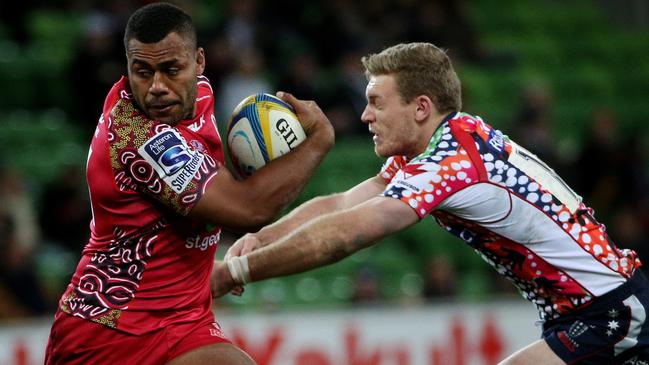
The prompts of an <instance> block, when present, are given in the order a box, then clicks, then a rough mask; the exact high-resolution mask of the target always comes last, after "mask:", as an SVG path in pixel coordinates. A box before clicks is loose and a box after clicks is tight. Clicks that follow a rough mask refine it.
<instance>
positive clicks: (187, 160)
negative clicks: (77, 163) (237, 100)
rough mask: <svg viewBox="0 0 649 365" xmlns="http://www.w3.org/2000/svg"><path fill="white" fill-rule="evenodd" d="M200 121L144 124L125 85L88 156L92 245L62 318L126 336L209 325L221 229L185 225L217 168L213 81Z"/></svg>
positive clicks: (205, 87) (117, 88) (201, 91)
mask: <svg viewBox="0 0 649 365" xmlns="http://www.w3.org/2000/svg"><path fill="white" fill-rule="evenodd" d="M197 83H198V92H197V97H196V114H195V117H194V118H193V119H191V120H183V121H180V122H179V123H178V124H177V125H176V126H174V127H172V126H170V125H167V124H164V123H161V122H158V121H154V120H151V119H148V118H146V117H145V116H144V114H143V113H142V112H140V111H139V110H138V109H137V108H136V106H135V102H134V100H133V98H132V94H131V92H130V87H129V82H128V79H127V78H126V77H122V79H121V80H119V81H118V82H117V83H116V84H115V85H114V86H113V88H112V89H111V90H110V92H109V94H108V96H107V98H106V101H105V103H104V110H103V113H102V116H101V118H100V119H99V123H98V125H97V130H96V131H95V134H94V138H93V140H92V143H91V146H90V152H89V153H88V165H87V173H86V175H87V181H88V186H89V190H90V198H91V202H92V213H93V219H92V221H91V223H90V230H91V237H90V240H89V242H88V243H87V245H86V246H85V248H84V250H83V253H82V257H81V260H80V262H79V265H78V266H77V269H76V272H75V273H74V275H73V277H72V280H71V283H70V284H69V286H68V288H67V290H66V292H65V293H64V294H63V297H62V298H61V301H60V309H61V310H62V311H64V312H66V313H68V314H72V315H75V316H78V317H81V318H84V319H87V320H90V321H94V322H98V323H101V324H104V325H106V326H109V327H112V328H116V329H119V330H122V331H125V332H128V333H133V334H142V333H146V332H149V331H153V330H155V329H158V328H161V327H165V326H167V325H169V324H171V323H174V322H180V321H183V322H185V321H191V320H193V319H199V318H204V317H205V316H209V315H211V304H212V298H211V294H210V288H209V281H210V273H211V271H212V265H213V259H214V254H215V251H216V248H217V244H218V241H219V235H220V232H221V228H220V227H216V226H213V225H209V224H205V223H198V222H194V221H191V220H189V219H187V218H186V217H185V216H186V215H187V214H188V213H189V212H190V211H191V209H192V208H193V207H194V205H195V204H196V203H197V202H198V200H199V199H200V198H201V196H202V195H203V193H204V192H205V188H206V187H207V185H208V184H209V182H210V180H211V179H212V177H214V176H215V175H216V174H217V173H218V170H219V168H220V167H221V166H222V164H223V146H222V143H221V138H220V136H219V134H218V130H217V127H216V120H215V118H214V95H213V92H212V88H211V86H210V84H209V81H208V80H207V78H205V77H202V76H200V77H198V79H197Z"/></svg>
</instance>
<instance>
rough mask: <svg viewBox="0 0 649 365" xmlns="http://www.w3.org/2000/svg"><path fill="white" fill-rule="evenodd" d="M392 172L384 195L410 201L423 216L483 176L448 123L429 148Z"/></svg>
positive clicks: (407, 202)
mask: <svg viewBox="0 0 649 365" xmlns="http://www.w3.org/2000/svg"><path fill="white" fill-rule="evenodd" d="M388 162H389V161H388ZM386 164H387V163H386ZM395 166H396V165H395ZM395 166H393V168H394V167H395ZM384 170H386V169H385V167H384ZM386 171H391V170H389V168H388V170H386ZM391 175H392V177H391V178H390V179H389V180H388V186H387V187H386V189H385V190H384V192H383V195H384V196H386V197H391V198H394V199H399V200H401V201H403V202H404V203H406V204H408V205H409V206H410V207H411V208H412V209H413V210H415V212H416V213H417V215H419V218H420V219H421V218H423V217H424V216H426V215H427V214H429V213H431V212H432V211H433V210H435V208H437V207H438V206H439V205H440V203H442V202H443V201H444V200H445V199H446V198H448V197H449V196H451V195H453V194H454V193H456V192H458V191H461V190H462V189H464V188H465V187H467V186H469V185H472V184H475V183H476V182H478V181H479V179H480V177H479V173H478V170H477V169H476V168H475V167H474V166H473V163H472V161H471V159H470V158H469V156H468V153H467V151H466V150H465V149H464V148H463V147H462V146H461V145H460V143H459V142H458V141H457V140H456V139H455V137H454V136H453V134H452V133H451V131H450V128H449V127H448V125H445V126H442V127H440V129H438V131H437V132H436V133H435V135H434V136H433V138H432V140H431V142H430V145H429V147H428V148H427V149H426V151H424V152H423V153H422V154H421V155H419V156H417V157H415V158H414V159H412V160H411V161H409V162H408V163H405V164H403V165H402V166H399V169H398V170H397V171H394V172H391ZM387 177H388V175H386V176H384V178H387Z"/></svg>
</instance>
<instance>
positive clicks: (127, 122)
mask: <svg viewBox="0 0 649 365" xmlns="http://www.w3.org/2000/svg"><path fill="white" fill-rule="evenodd" d="M169 129H172V127H170V126H169V125H167V124H162V123H157V122H154V121H152V120H149V119H146V118H144V117H143V116H142V115H141V113H140V112H139V111H138V110H137V109H135V107H134V106H133V102H132V101H130V100H127V99H121V100H119V101H118V102H117V104H116V105H115V107H114V109H113V111H112V113H111V115H110V118H109V125H108V132H109V141H110V158H111V164H112V167H113V171H114V173H115V181H116V183H117V186H118V187H119V189H120V190H121V191H126V190H132V191H140V192H143V193H145V194H148V195H151V196H153V197H155V198H156V199H158V200H161V201H163V202H167V203H168V204H169V205H170V206H171V207H172V208H173V210H174V211H176V212H177V213H179V214H182V215H187V214H188V213H189V211H190V210H191V208H192V207H193V206H194V204H195V203H196V202H197V200H198V198H199V197H200V194H201V189H202V187H203V185H204V184H205V182H206V181H207V179H208V178H209V177H210V176H212V175H213V173H214V170H215V169H216V168H217V163H216V161H215V160H214V159H213V158H212V157H211V156H209V155H208V154H204V153H202V152H201V151H199V150H195V153H197V154H200V155H201V156H202V162H201V165H200V167H199V168H198V170H197V171H196V173H195V175H194V176H193V179H191V180H190V181H189V182H188V184H187V185H186V187H185V188H184V189H183V191H182V192H180V193H177V192H176V191H174V190H173V189H172V188H171V187H170V186H169V185H168V184H167V183H165V182H164V180H163V179H162V178H161V177H160V175H158V174H157V173H156V171H155V169H154V168H153V166H151V164H150V163H149V162H147V161H146V160H145V159H144V158H142V156H141V155H140V154H139V153H138V148H139V147H140V146H142V145H143V144H144V143H145V142H146V141H147V140H148V139H149V138H151V137H152V136H153V135H155V134H158V133H161V132H163V131H165V130H169ZM180 138H182V137H180Z"/></svg>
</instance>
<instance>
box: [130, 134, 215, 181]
mask: <svg viewBox="0 0 649 365" xmlns="http://www.w3.org/2000/svg"><path fill="white" fill-rule="evenodd" d="M138 152H139V153H140V155H141V156H142V157H143V158H144V159H145V160H146V161H147V162H148V163H149V164H151V166H153V169H154V170H155V171H156V172H157V173H158V175H159V176H160V177H161V178H162V180H163V181H164V182H165V183H167V185H169V186H170V187H171V188H172V189H173V191H175V192H176V193H181V192H182V191H183V190H184V189H185V187H186V186H187V184H189V182H190V181H191V180H192V178H193V177H194V175H195V174H196V172H197V171H198V169H199V168H200V166H201V163H202V162H203V158H204V157H205V156H204V155H203V154H202V153H200V152H198V151H195V150H192V149H190V148H189V146H187V144H186V143H185V141H184V140H183V138H182V137H181V136H180V134H178V132H177V131H176V130H174V129H166V130H164V131H162V132H160V133H158V134H156V135H155V136H153V137H151V138H150V139H149V140H148V141H146V142H144V144H143V145H142V146H141V147H140V148H139V149H138Z"/></svg>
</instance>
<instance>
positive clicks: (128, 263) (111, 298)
mask: <svg viewBox="0 0 649 365" xmlns="http://www.w3.org/2000/svg"><path fill="white" fill-rule="evenodd" d="M167 225H168V224H167V223H166V221H164V220H161V221H159V222H157V223H155V224H154V225H152V226H151V227H150V228H149V229H145V230H144V231H143V232H142V233H140V234H138V235H137V236H131V237H127V236H125V234H124V231H123V230H121V229H119V228H116V229H115V232H114V236H115V238H114V239H113V240H112V241H111V242H110V244H109V245H108V248H107V249H106V250H97V251H96V252H94V254H93V255H92V257H91V258H90V262H88V264H87V265H86V266H85V268H84V270H83V273H82V274H81V277H80V279H79V284H78V285H77V286H76V287H75V288H74V290H73V291H71V292H70V293H69V294H68V296H67V297H66V298H64V299H63V302H62V306H61V309H62V310H63V311H64V312H66V313H69V314H72V315H75V316H78V317H81V318H84V319H88V320H91V321H93V322H97V323H101V324H103V325H106V326H109V327H113V328H116V327H117V323H118V321H119V317H120V314H121V311H122V310H125V309H128V304H129V302H130V301H131V300H132V299H133V298H134V297H135V293H136V291H137V289H138V287H139V285H140V281H141V280H142V274H143V273H144V269H145V267H146V265H147V260H148V259H149V258H150V257H151V253H152V252H153V247H154V244H155V241H156V239H157V237H158V233H159V232H160V231H161V230H162V229H164V228H165V227H166V226H167Z"/></svg>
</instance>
